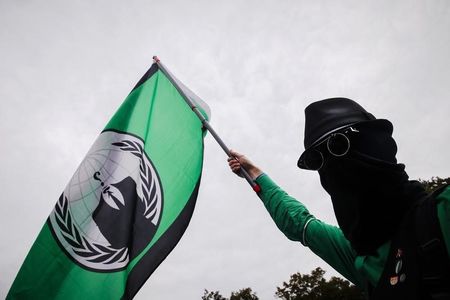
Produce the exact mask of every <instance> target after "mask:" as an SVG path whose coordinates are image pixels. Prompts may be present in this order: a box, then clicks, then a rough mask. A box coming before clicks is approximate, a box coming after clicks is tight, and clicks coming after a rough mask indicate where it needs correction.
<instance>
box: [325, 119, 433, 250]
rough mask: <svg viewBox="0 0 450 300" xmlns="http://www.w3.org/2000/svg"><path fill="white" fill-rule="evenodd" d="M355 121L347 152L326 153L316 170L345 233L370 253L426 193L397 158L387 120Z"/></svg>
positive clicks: (392, 231)
mask: <svg viewBox="0 0 450 300" xmlns="http://www.w3.org/2000/svg"><path fill="white" fill-rule="evenodd" d="M353 127H354V128H356V129H357V130H358V131H359V132H355V133H353V132H352V133H351V134H349V139H350V144H351V146H350V151H349V153H347V154H346V155H345V156H343V157H334V156H332V155H330V154H326V153H325V155H326V158H325V163H324V165H323V167H322V168H321V169H320V170H319V175H320V181H321V184H322V187H323V188H324V189H325V190H326V191H327V192H328V193H329V194H330V196H331V199H332V202H333V208H334V212H335V215H336V218H337V221H338V224H339V226H340V228H341V229H342V231H343V233H344V236H345V237H346V238H347V239H348V240H349V241H350V243H351V245H352V247H353V248H354V249H355V251H356V252H357V254H358V255H370V254H373V253H374V252H375V251H376V249H377V248H378V247H379V246H381V245H382V244H383V243H385V242H387V241H389V240H390V239H391V238H392V236H393V234H394V233H395V231H396V229H397V227H398V225H399V224H400V222H401V221H402V218H403V216H404V214H405V213H406V212H407V211H408V209H409V208H410V207H411V206H412V205H413V204H414V203H415V202H416V201H417V200H419V199H421V198H422V197H424V196H425V195H426V193H425V191H424V189H423V187H422V185H421V184H420V183H418V182H416V181H408V175H407V174H406V172H405V166H404V165H403V164H398V163H397V160H396V158H395V155H396V153H397V145H396V143H395V141H394V139H393V138H392V124H391V123H390V122H389V121H386V122H384V123H383V124H381V125H380V123H373V122H363V123H360V124H356V125H354V126H353Z"/></svg>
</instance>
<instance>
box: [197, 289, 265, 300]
mask: <svg viewBox="0 0 450 300" xmlns="http://www.w3.org/2000/svg"><path fill="white" fill-rule="evenodd" d="M202 300H259V298H258V296H256V293H254V292H253V291H252V289H251V288H245V289H240V290H239V291H238V292H232V293H231V296H230V298H229V299H227V298H225V297H223V296H222V295H221V294H220V293H219V291H208V290H205V292H204V294H203V296H202Z"/></svg>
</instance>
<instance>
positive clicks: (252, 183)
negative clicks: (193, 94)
mask: <svg viewBox="0 0 450 300" xmlns="http://www.w3.org/2000/svg"><path fill="white" fill-rule="evenodd" d="M153 61H154V62H155V63H156V64H157V65H158V67H159V68H160V70H161V71H162V72H163V73H164V74H165V75H166V76H167V78H168V79H169V80H170V82H172V84H173V85H174V86H175V88H176V89H177V90H178V92H179V93H180V94H181V95H182V96H183V99H184V100H185V101H186V103H187V104H188V105H189V107H190V108H191V109H192V111H193V112H194V113H195V114H196V115H197V117H198V118H199V119H200V121H201V122H202V125H203V127H205V128H206V129H207V130H208V131H209V133H211V135H212V136H213V138H214V139H215V140H216V142H217V143H218V144H219V145H220V147H221V148H222V149H223V151H225V153H226V154H227V155H228V157H233V156H232V155H231V153H230V149H229V148H228V147H227V146H226V145H225V143H224V142H223V140H222V139H221V138H220V137H219V135H218V134H217V133H216V131H215V130H214V128H212V126H211V125H210V124H209V122H208V120H207V119H206V118H205V116H204V115H203V114H202V113H201V112H200V110H199V109H198V108H197V106H196V105H195V104H194V103H193V102H192V101H191V99H189V97H188V96H187V95H186V94H185V93H184V91H183V89H182V88H181V87H180V86H179V85H178V83H177V82H176V81H175V80H174V79H173V78H172V76H171V75H170V73H169V72H168V71H167V69H166V68H165V66H164V65H163V64H162V63H161V61H160V60H159V58H158V57H157V56H153ZM233 158H234V157H233ZM241 175H242V176H243V177H244V178H245V179H246V180H247V182H248V183H249V184H250V186H251V187H252V188H253V190H254V191H255V192H257V193H258V192H259V191H261V187H260V186H259V185H258V184H257V183H256V182H255V181H254V180H253V179H252V177H251V176H250V175H249V174H248V172H247V170H246V169H245V168H244V167H243V166H241Z"/></svg>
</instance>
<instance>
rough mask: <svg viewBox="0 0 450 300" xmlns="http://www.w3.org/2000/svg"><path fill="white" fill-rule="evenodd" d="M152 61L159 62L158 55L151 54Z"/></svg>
mask: <svg viewBox="0 0 450 300" xmlns="http://www.w3.org/2000/svg"><path fill="white" fill-rule="evenodd" d="M153 61H154V62H155V63H159V58H158V56H156V55H155V56H153Z"/></svg>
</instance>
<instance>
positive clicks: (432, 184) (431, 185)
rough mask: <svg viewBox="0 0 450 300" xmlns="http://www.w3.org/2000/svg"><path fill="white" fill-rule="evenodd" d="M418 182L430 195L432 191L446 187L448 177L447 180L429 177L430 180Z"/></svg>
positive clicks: (448, 181)
mask: <svg viewBox="0 0 450 300" xmlns="http://www.w3.org/2000/svg"><path fill="white" fill-rule="evenodd" d="M419 182H420V183H421V184H422V185H423V187H424V188H425V190H426V191H427V192H428V193H432V192H433V191H434V190H437V189H438V188H440V187H441V186H444V185H447V184H448V183H450V177H447V178H440V177H438V176H436V177H431V180H422V179H419Z"/></svg>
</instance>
